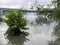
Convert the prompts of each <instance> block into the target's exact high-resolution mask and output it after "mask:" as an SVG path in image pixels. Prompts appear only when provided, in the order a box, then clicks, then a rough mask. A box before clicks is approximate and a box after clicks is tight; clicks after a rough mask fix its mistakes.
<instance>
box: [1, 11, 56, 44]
mask: <svg viewBox="0 0 60 45" xmlns="http://www.w3.org/2000/svg"><path fill="white" fill-rule="evenodd" d="M24 18H26V19H27V20H28V23H27V25H26V27H28V28H29V29H28V30H26V32H27V34H26V35H23V34H21V35H19V36H10V35H8V33H6V31H7V29H8V26H7V25H6V23H4V22H1V23H0V45H50V42H51V41H53V42H54V41H55V40H56V38H57V37H56V36H55V35H54V34H53V30H54V28H55V26H56V25H57V23H56V21H53V19H52V18H48V17H47V16H44V15H37V14H36V13H34V12H31V13H30V12H27V13H25V16H24Z"/></svg>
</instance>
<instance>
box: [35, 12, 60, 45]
mask: <svg viewBox="0 0 60 45" xmlns="http://www.w3.org/2000/svg"><path fill="white" fill-rule="evenodd" d="M37 16H38V18H37V19H36V23H37V24H40V25H43V24H50V23H51V22H54V21H55V22H56V25H55V28H54V30H53V32H52V34H53V35H55V36H56V37H57V38H56V39H55V40H52V41H49V45H60V17H59V16H60V15H59V16H58V17H57V16H55V15H53V14H52V13H47V14H46V15H44V14H43V15H41V14H39V15H37Z"/></svg>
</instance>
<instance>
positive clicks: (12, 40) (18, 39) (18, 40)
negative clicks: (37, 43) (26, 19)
mask: <svg viewBox="0 0 60 45" xmlns="http://www.w3.org/2000/svg"><path fill="white" fill-rule="evenodd" d="M24 33H25V34H20V35H18V36H12V35H9V34H8V32H6V33H5V35H7V36H6V39H7V40H8V45H23V44H24V42H26V41H28V39H27V38H26V36H28V33H27V32H24Z"/></svg>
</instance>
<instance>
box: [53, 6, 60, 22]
mask: <svg viewBox="0 0 60 45" xmlns="http://www.w3.org/2000/svg"><path fill="white" fill-rule="evenodd" d="M53 16H54V19H55V20H57V21H59V20H60V7H58V8H56V9H55V10H54V12H53Z"/></svg>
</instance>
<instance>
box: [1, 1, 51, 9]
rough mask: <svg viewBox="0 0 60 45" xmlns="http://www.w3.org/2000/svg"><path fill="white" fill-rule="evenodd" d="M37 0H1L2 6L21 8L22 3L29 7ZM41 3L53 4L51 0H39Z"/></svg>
mask: <svg viewBox="0 0 60 45" xmlns="http://www.w3.org/2000/svg"><path fill="white" fill-rule="evenodd" d="M35 1H36V0H0V7H5V8H6V7H7V8H19V7H22V5H23V6H24V7H25V8H29V7H30V5H31V4H33V3H34V2H35ZM37 1H38V3H39V4H41V5H47V4H51V0H37Z"/></svg>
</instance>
